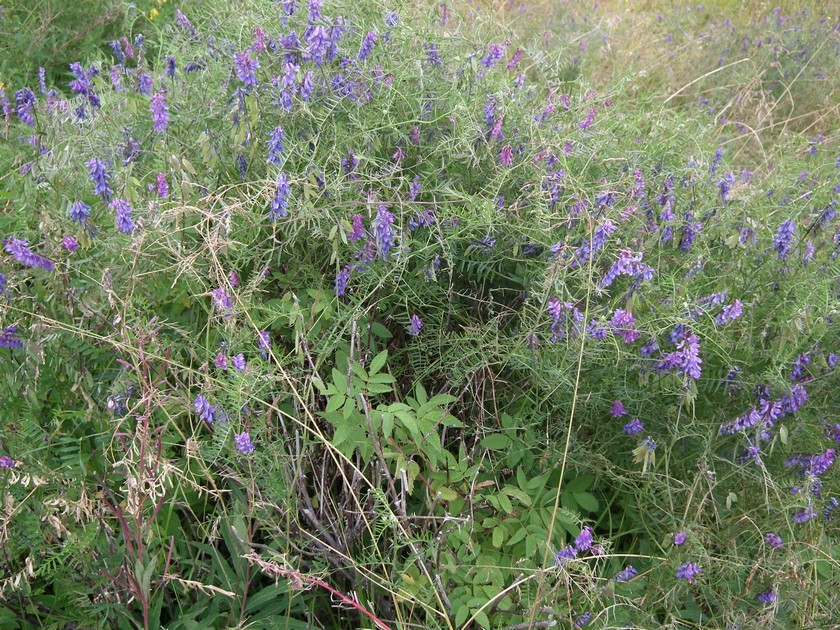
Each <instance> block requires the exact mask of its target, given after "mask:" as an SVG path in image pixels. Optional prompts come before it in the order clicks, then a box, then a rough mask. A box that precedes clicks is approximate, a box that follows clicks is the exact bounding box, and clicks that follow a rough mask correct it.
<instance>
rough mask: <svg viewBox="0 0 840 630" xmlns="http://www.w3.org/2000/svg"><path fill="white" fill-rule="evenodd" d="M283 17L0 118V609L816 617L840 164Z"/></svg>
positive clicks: (547, 67)
mask: <svg viewBox="0 0 840 630" xmlns="http://www.w3.org/2000/svg"><path fill="white" fill-rule="evenodd" d="M297 5H298V3H296V2H294V1H293V0H286V1H284V2H280V3H275V2H268V1H258V0H250V1H249V2H239V3H229V2H223V1H222V0H215V1H213V2H205V3H203V4H202V6H201V7H193V10H192V12H190V14H189V15H185V14H183V13H181V12H180V11H179V12H177V13H176V14H175V19H174V22H173V23H172V24H169V25H167V26H165V27H164V30H163V31H161V32H160V35H159V36H156V37H151V36H147V37H146V38H145V39H141V40H140V44H139V45H136V46H132V47H131V50H130V51H129V50H128V49H127V47H126V45H125V44H127V43H128V40H126V42H124V43H123V46H122V47H118V48H117V49H115V51H114V53H115V54H114V56H113V57H111V58H101V59H99V60H90V61H88V62H86V63H84V64H82V63H80V64H77V65H74V66H73V67H72V72H73V74H74V78H73V81H72V83H71V85H70V92H71V93H68V94H67V95H63V94H62V93H59V92H56V91H51V92H48V93H36V92H37V90H36V91H31V90H27V89H21V90H19V91H17V92H16V93H15V94H8V95H6V96H5V98H6V101H5V110H4V111H5V115H6V124H7V129H8V130H9V131H8V138H9V143H8V145H7V146H6V147H5V149H4V155H5V156H6V159H9V160H12V161H14V171H12V172H10V173H9V174H8V175H7V176H6V177H5V178H4V181H5V182H6V190H7V192H5V193H4V194H5V198H4V200H5V202H6V209H5V211H4V212H3V213H2V214H0V234H2V235H3V236H2V237H3V239H4V242H3V244H4V247H3V252H2V257H0V271H2V274H3V275H0V293H2V302H0V318H2V319H0V330H2V336H0V346H2V348H0V365H2V366H3V370H2V379H3V390H2V391H3V400H2V405H3V409H4V411H3V413H4V414H5V415H4V421H3V423H2V425H0V446H1V447H2V448H3V450H4V456H3V457H4V458H3V459H2V460H0V465H2V467H3V470H2V476H0V479H2V484H3V486H2V488H3V491H4V504H3V512H2V516H0V523H2V527H0V536H2V537H3V538H2V540H3V548H4V557H3V562H4V572H5V575H4V579H3V592H4V603H5V605H6V610H5V612H4V613H2V614H3V615H4V616H3V617H0V619H2V620H3V623H4V624H5V625H8V627H15V626H17V627H27V625H45V626H51V627H64V624H65V623H69V622H73V623H76V624H78V625H79V626H83V627H92V626H102V627H115V626H119V627H136V626H138V625H140V626H143V627H157V626H159V625H161V624H165V625H166V627H167V628H171V629H175V628H192V627H232V626H238V625H241V626H243V627H245V626H248V627H300V628H304V627H312V626H314V627H357V626H359V625H362V626H365V627H374V626H376V627H410V626H412V625H415V626H419V627H431V628H434V627H450V628H452V627H465V626H468V625H470V624H475V625H476V626H478V627H528V624H536V623H539V624H541V625H534V626H533V627H548V625H549V624H551V623H553V622H556V623H557V624H558V625H560V626H565V627H569V626H571V625H573V624H574V625H575V626H576V627H583V626H584V625H586V624H589V625H590V626H591V627H616V626H628V625H629V626H632V627H660V626H664V625H673V626H674V627H676V626H678V625H683V626H697V627H699V626H701V625H702V626H703V627H726V626H727V625H732V626H735V625H738V624H741V625H742V626H749V625H754V624H758V623H760V624H762V625H768V624H769V625H771V626H772V625H774V624H775V625H776V626H779V627H791V626H793V625H821V624H822V625H825V624H827V623H829V622H830V621H831V620H832V619H836V615H837V614H838V610H837V606H836V603H835V602H834V600H833V598H832V597H831V593H832V592H833V590H834V589H836V588H837V586H838V577H840V574H838V561H840V547H838V541H837V536H836V528H834V529H833V522H832V518H833V516H834V512H835V509H836V507H837V505H838V499H837V498H836V497H837V481H836V471H835V470H834V468H833V463H834V457H835V451H834V448H833V445H834V444H835V443H836V442H837V441H838V440H840V425H838V424H836V416H832V412H833V410H834V408H835V407H836V404H837V396H836V394H835V392H836V389H837V386H838V377H837V371H836V369H835V367H836V364H837V362H838V359H837V353H838V352H840V347H838V346H840V343H839V342H838V339H840V330H839V329H840V326H838V321H837V317H838V297H840V296H839V295H838V288H839V287H838V283H837V278H838V277H840V263H838V261H837V257H838V251H840V250H838V246H840V224H838V220H837V218H836V203H837V193H838V182H837V164H836V162H835V160H834V159H833V158H831V157H829V156H827V155H826V151H825V150H824V149H823V147H822V146H820V147H817V146H815V147H814V151H813V152H808V153H806V154H805V155H804V156H802V157H801V158H789V159H783V160H780V161H778V163H775V164H772V165H768V164H763V165H758V166H756V167H755V168H754V172H750V171H749V170H744V169H742V168H738V169H735V168H734V167H733V166H732V163H733V162H732V161H731V160H730V156H729V155H728V154H727V151H725V150H722V149H720V148H718V147H716V145H715V142H714V134H715V129H716V127H715V126H714V125H713V124H710V122H709V121H708V120H706V119H705V118H703V117H697V116H695V115H693V114H692V113H686V112H680V111H677V110H674V109H671V108H663V107H662V106H661V105H659V104H657V102H654V101H644V102H639V100H640V99H643V95H640V94H631V93H629V92H628V91H627V90H625V89H623V88H621V87H616V88H613V89H611V90H609V91H607V92H604V91H603V90H601V91H596V90H594V89H592V88H591V87H590V85H588V84H587V81H586V79H585V76H582V75H580V74H579V72H578V70H576V66H575V59H574V55H573V54H572V53H571V51H570V49H569V48H567V47H564V46H563V45H559V46H558V44H557V42H551V43H550V45H549V46H547V47H546V46H544V45H543V44H544V43H543V42H542V41H541V40H540V39H537V40H535V41H533V42H512V41H508V40H507V36H506V34H505V33H503V32H501V31H500V29H499V28H497V27H496V26H495V25H494V24H493V22H492V21H491V20H484V19H477V18H475V17H473V18H471V20H472V21H471V22H470V23H468V24H467V23H465V22H463V21H462V19H463V18H462V17H461V16H459V15H458V14H456V12H455V11H454V10H453V11H451V12H450V11H448V10H446V9H445V7H444V8H443V9H441V8H440V7H438V8H436V9H435V10H434V11H433V12H431V13H429V14H426V12H425V10H424V9H423V8H422V7H417V6H412V7H406V8H405V10H403V11H402V12H401V13H399V14H397V13H391V12H385V13H382V12H381V10H380V9H379V8H378V6H377V5H376V4H375V3H352V4H351V3H344V2H332V3H327V4H324V5H323V6H322V5H321V3H320V2H318V1H317V0H313V1H312V2H310V3H309V5H308V6H304V5H301V6H297ZM134 42H135V43H136V42H137V40H134ZM150 49H154V51H155V52H154V54H151V53H150V52H149V50H150ZM659 103H661V100H660V101H659ZM786 143H787V144H786ZM798 143H801V138H800V137H799V136H791V137H789V138H788V137H787V136H785V137H782V138H781V139H780V140H779V145H778V148H779V149H780V151H784V150H787V147H793V146H797V144H798ZM5 625H4V627H5Z"/></svg>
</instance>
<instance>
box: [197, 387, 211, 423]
mask: <svg viewBox="0 0 840 630" xmlns="http://www.w3.org/2000/svg"><path fill="white" fill-rule="evenodd" d="M194 406H195V412H196V413H197V414H198V417H199V418H201V419H202V420H204V421H205V422H207V423H208V424H213V421H214V420H215V418H216V408H215V407H213V406H212V405H211V404H210V403H209V402H208V401H207V399H206V398H205V397H204V396H202V395H201V394H199V395H198V396H196V397H195V402H194Z"/></svg>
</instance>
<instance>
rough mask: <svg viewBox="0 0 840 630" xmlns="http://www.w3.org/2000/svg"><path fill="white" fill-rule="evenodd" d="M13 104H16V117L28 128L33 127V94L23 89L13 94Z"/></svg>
mask: <svg viewBox="0 0 840 630" xmlns="http://www.w3.org/2000/svg"><path fill="white" fill-rule="evenodd" d="M15 103H17V115H18V118H20V119H21V121H23V122H24V123H26V124H27V125H29V126H30V127H34V126H35V115H34V113H33V112H34V108H35V93H34V92H33V91H32V90H30V89H29V88H23V89H20V90H18V91H17V92H15Z"/></svg>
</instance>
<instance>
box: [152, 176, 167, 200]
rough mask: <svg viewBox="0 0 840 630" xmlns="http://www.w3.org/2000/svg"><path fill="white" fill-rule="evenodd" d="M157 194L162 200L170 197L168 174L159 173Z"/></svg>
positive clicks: (156, 178) (156, 184) (156, 179)
mask: <svg viewBox="0 0 840 630" xmlns="http://www.w3.org/2000/svg"><path fill="white" fill-rule="evenodd" d="M155 192H156V193H157V196H158V197H160V198H161V199H164V198H165V197H168V196H169V184H167V183H166V173H158V174H157V177H155Z"/></svg>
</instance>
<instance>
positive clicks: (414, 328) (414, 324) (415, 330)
mask: <svg viewBox="0 0 840 630" xmlns="http://www.w3.org/2000/svg"><path fill="white" fill-rule="evenodd" d="M422 328H423V322H422V321H421V319H420V318H419V317H417V315H412V316H411V322H410V323H409V326H408V334H409V335H413V336H417V335H419V334H420V330H421V329H422Z"/></svg>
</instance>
